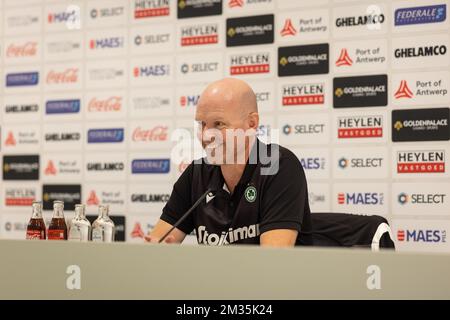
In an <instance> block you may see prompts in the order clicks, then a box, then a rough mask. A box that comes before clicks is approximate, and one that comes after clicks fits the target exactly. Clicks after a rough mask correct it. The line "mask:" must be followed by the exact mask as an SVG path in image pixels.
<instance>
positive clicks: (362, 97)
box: [333, 74, 388, 108]
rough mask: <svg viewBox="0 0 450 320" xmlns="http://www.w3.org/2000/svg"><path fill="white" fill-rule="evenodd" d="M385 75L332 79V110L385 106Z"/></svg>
mask: <svg viewBox="0 0 450 320" xmlns="http://www.w3.org/2000/svg"><path fill="white" fill-rule="evenodd" d="M387 81H388V78H387V75H385V74H383V75H373V76H358V77H343V78H334V79H333V91H334V96H333V106H334V108H353V107H375V106H387V102H388V84H387Z"/></svg>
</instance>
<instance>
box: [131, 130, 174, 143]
mask: <svg viewBox="0 0 450 320" xmlns="http://www.w3.org/2000/svg"><path fill="white" fill-rule="evenodd" d="M167 139H168V127H167V126H156V127H154V128H152V129H142V128H141V127H137V128H136V129H134V131H133V141H141V142H145V141H167Z"/></svg>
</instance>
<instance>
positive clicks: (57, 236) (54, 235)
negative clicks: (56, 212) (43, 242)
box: [47, 229, 65, 240]
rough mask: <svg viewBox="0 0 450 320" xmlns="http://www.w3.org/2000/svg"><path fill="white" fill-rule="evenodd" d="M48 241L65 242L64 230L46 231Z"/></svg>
mask: <svg viewBox="0 0 450 320" xmlns="http://www.w3.org/2000/svg"><path fill="white" fill-rule="evenodd" d="M47 239H48V240H65V239H64V230H57V229H53V230H48V236H47Z"/></svg>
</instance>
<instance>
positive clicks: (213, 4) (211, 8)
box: [177, 0, 222, 19]
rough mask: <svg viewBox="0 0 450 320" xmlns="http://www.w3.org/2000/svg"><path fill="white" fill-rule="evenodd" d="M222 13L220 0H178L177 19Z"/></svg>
mask: <svg viewBox="0 0 450 320" xmlns="http://www.w3.org/2000/svg"><path fill="white" fill-rule="evenodd" d="M220 14H222V0H200V1H199V0H178V11H177V17H178V19H184V18H194V17H205V16H214V15H220Z"/></svg>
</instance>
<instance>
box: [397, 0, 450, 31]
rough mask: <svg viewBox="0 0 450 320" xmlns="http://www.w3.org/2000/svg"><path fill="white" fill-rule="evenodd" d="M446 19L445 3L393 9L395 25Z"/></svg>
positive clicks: (434, 21) (435, 21)
mask: <svg viewBox="0 0 450 320" xmlns="http://www.w3.org/2000/svg"><path fill="white" fill-rule="evenodd" d="M446 19H447V5H446V4H438V5H432V6H422V7H410V8H400V9H397V10H395V25H396V26H406V25H413V24H426V23H437V22H443V21H445V20H446Z"/></svg>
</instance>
